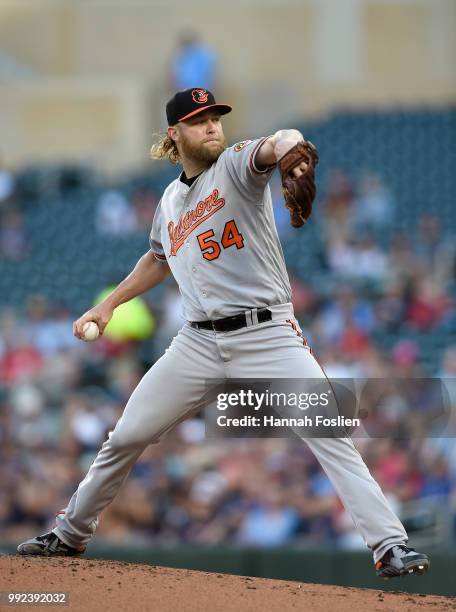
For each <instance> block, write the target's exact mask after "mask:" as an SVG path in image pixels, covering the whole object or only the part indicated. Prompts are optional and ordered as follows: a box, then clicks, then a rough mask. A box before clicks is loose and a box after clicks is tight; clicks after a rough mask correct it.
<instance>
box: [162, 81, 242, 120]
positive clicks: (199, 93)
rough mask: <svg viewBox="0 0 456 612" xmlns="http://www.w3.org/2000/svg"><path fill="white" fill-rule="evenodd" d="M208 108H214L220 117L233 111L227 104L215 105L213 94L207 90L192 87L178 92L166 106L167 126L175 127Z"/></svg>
mask: <svg viewBox="0 0 456 612" xmlns="http://www.w3.org/2000/svg"><path fill="white" fill-rule="evenodd" d="M208 108H216V109H217V110H218V111H219V113H220V114H221V115H226V114H227V113H230V112H231V111H232V110H233V109H232V108H231V106H228V104H217V103H216V101H215V98H214V94H212V93H211V92H210V91H208V90H207V89H203V88H201V87H192V88H191V89H184V90H183V91H178V92H177V93H176V94H175V95H174V96H173V97H172V98H171V100H170V101H169V102H168V104H167V105H166V118H167V119H168V125H175V124H176V123H178V121H184V120H185V119H190V117H194V116H195V115H197V114H198V113H202V112H203V111H205V110H207V109H208Z"/></svg>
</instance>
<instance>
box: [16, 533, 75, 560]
mask: <svg viewBox="0 0 456 612" xmlns="http://www.w3.org/2000/svg"><path fill="white" fill-rule="evenodd" d="M84 551H85V546H81V548H72V547H71V546H68V545H67V544H65V542H62V540H61V539H60V538H59V537H58V536H57V535H56V534H55V533H54V532H53V531H50V532H49V533H45V534H43V535H39V536H37V537H36V538H32V539H31V540H27V541H26V542H23V543H22V544H19V546H18V547H17V552H18V553H19V554H20V555H40V556H42V557H52V556H60V557H75V556H77V555H82V553H83V552H84Z"/></svg>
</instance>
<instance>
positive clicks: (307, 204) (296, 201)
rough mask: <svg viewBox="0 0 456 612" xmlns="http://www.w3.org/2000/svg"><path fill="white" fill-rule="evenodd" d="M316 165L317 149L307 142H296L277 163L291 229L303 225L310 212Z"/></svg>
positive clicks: (313, 195) (313, 193)
mask: <svg viewBox="0 0 456 612" xmlns="http://www.w3.org/2000/svg"><path fill="white" fill-rule="evenodd" d="M317 164H318V153H317V149H316V147H315V145H314V144H312V143H311V142H310V141H309V140H302V141H301V142H298V143H297V144H296V145H295V146H294V147H292V148H291V149H290V150H289V151H288V152H287V153H286V154H285V155H284V156H283V157H282V158H281V159H280V160H279V162H278V166H279V171H280V175H281V177H282V189H283V195H284V198H285V206H286V207H287V208H288V210H289V211H290V216H291V225H292V226H293V227H301V226H302V225H304V223H305V222H306V221H307V219H308V218H309V217H310V214H311V212H312V203H313V201H314V199H315V195H316V192H317V188H316V185H315V166H316V165H317Z"/></svg>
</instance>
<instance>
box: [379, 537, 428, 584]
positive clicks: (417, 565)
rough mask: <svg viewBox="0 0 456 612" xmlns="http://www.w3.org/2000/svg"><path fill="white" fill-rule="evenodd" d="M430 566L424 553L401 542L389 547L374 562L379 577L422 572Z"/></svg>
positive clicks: (394, 576)
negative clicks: (378, 559)
mask: <svg viewBox="0 0 456 612" xmlns="http://www.w3.org/2000/svg"><path fill="white" fill-rule="evenodd" d="M429 566H430V561H429V559H428V557H427V556H426V555H423V554H422V553H419V552H416V550H415V549H414V548H408V547H407V546H404V545H403V544H399V545H397V546H393V547H392V548H390V549H389V550H388V551H386V553H385V554H384V555H383V557H382V558H381V559H380V561H377V563H376V564H375V569H376V570H377V576H378V577H379V578H386V579H388V578H396V577H398V576H407V575H408V574H424V573H426V572H427V570H428V569H429Z"/></svg>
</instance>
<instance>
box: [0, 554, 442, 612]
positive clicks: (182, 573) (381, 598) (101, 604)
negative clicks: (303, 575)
mask: <svg viewBox="0 0 456 612" xmlns="http://www.w3.org/2000/svg"><path fill="white" fill-rule="evenodd" d="M417 579H419V578H417ZM398 586H399V585H398ZM0 591H2V592H3V593H5V592H6V593H8V592H14V593H66V594H67V598H68V603H67V605H65V606H62V605H60V604H52V609H63V610H65V611H67V610H68V611H70V610H71V611H76V610H81V612H83V611H84V612H86V611H92V610H94V611H95V610H97V611H100V610H113V611H117V610H125V611H127V610H154V611H155V610H157V611H158V612H176V611H177V612H204V611H205V610H207V611H211V612H218V611H219V612H261V611H264V610H267V611H268V612H287V611H289V610H293V611H294V612H297V611H298V610H311V612H323V611H324V612H328V610H337V612H353V610H379V611H382V610H383V611H385V612H390V611H391V610H400V611H401V612H407V611H408V610H410V612H412V611H413V612H416V610H417V609H418V610H420V612H421V611H423V610H433V611H434V612H435V610H446V609H448V610H450V609H453V608H454V600H453V599H451V598H447V597H439V596H434V595H426V596H422V595H410V594H409V593H397V592H394V593H388V592H383V591H375V590H372V589H354V588H347V587H338V586H324V585H319V584H308V583H303V582H287V581H284V580H270V579H266V578H248V577H244V576H231V575H228V574H215V573H214V574H213V573H209V572H196V571H190V570H181V569H171V568H166V567H156V566H150V565H141V564H135V563H123V562H119V561H103V560H94V559H71V558H66V557H52V558H50V559H46V558H43V557H19V556H9V555H5V556H2V557H0ZM3 597H4V595H3ZM2 604H4V602H2ZM42 605H43V604H41V606H40V607H42ZM20 607H22V609H32V606H30V607H29V606H27V605H24V606H20ZM45 607H46V609H48V606H45ZM0 609H6V608H5V607H4V606H3V605H1V604H0ZM33 609H34V606H33Z"/></svg>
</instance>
